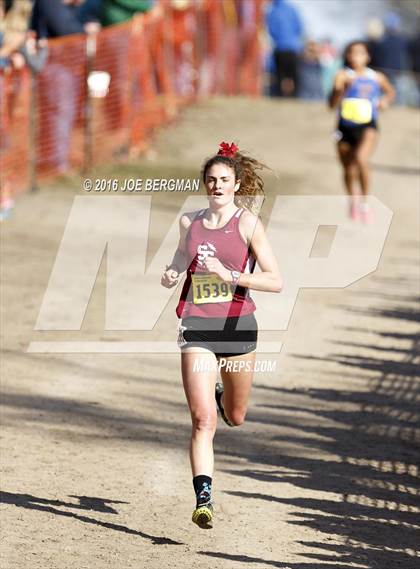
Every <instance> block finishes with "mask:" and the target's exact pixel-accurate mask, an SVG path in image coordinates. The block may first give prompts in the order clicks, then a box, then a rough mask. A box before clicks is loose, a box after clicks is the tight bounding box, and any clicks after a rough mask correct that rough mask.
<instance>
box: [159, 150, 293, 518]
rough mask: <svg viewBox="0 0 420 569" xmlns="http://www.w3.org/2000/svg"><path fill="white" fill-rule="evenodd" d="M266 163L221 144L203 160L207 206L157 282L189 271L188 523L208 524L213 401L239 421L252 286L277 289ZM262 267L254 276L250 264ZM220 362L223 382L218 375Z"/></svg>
mask: <svg viewBox="0 0 420 569" xmlns="http://www.w3.org/2000/svg"><path fill="white" fill-rule="evenodd" d="M261 168H263V165H262V164H261V163H259V162H257V161H256V160H254V159H253V158H251V157H249V156H246V155H244V154H243V153H240V152H239V151H238V148H237V147H236V146H235V145H234V144H233V143H232V144H230V145H229V144H227V143H224V142H223V143H221V145H220V150H219V153H218V154H217V155H216V156H213V157H212V158H210V159H209V160H207V161H206V163H205V164H204V167H203V182H204V185H205V187H206V191H207V196H208V200H209V207H208V208H207V209H204V210H199V211H195V212H190V213H187V214H184V215H183V216H182V217H181V219H180V240H179V244H178V248H177V251H176V253H175V255H174V258H173V261H172V263H171V264H170V265H169V266H168V267H167V268H166V271H165V272H164V274H163V276H162V280H161V284H162V285H163V286H165V287H168V288H171V287H173V286H176V284H177V283H178V279H179V276H180V274H181V273H182V272H184V271H185V270H187V275H186V279H185V283H184V286H183V289H182V293H181V297H180V300H179V303H178V306H177V309H176V312H177V315H178V317H179V318H181V324H180V336H179V340H178V345H179V347H180V348H181V367H182V378H183V384H184V390H185V394H186V398H187V401H188V405H189V408H190V412H191V420H192V436H191V444H190V460H191V468H192V474H193V485H194V490H195V493H196V508H195V510H194V512H193V516H192V519H193V521H194V522H195V523H196V524H197V525H198V526H199V527H202V528H208V527H211V526H212V521H213V507H212V476H213V438H214V434H215V431H216V422H217V412H216V404H215V398H216V402H217V406H218V407H219V410H220V413H221V416H222V418H223V420H224V421H225V422H226V423H227V424H228V425H229V426H232V427H233V426H239V425H241V424H242V423H243V422H244V419H245V414H246V411H247V405H248V399H249V394H250V390H251V384H252V379H253V367H254V362H255V349H256V346H257V329H258V327H257V323H256V320H255V317H254V311H255V309H256V307H255V304H254V301H253V300H252V298H251V296H250V293H249V289H254V290H260V291H267V292H280V291H281V288H282V280H281V277H280V273H279V268H278V265H277V262H276V259H275V256H274V254H273V252H272V249H271V247H270V244H269V242H268V240H267V238H266V235H265V232H264V227H263V225H262V223H261V221H260V219H259V217H258V211H259V205H258V203H261V202H262V199H263V196H264V190H263V181H262V179H261V178H260V176H259V175H258V174H257V172H256V171H257V170H258V169H261ZM256 263H258V266H259V267H260V269H261V272H259V273H257V274H253V270H254V267H255V264H256ZM217 362H219V364H222V365H220V375H221V378H222V381H223V383H216V381H217V367H218V366H217Z"/></svg>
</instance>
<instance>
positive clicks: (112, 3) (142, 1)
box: [101, 0, 155, 26]
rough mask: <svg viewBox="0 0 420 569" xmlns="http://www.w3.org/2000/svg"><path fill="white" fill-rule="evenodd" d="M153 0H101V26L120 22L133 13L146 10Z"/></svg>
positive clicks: (150, 7) (152, 3)
mask: <svg viewBox="0 0 420 569" xmlns="http://www.w3.org/2000/svg"><path fill="white" fill-rule="evenodd" d="M154 3H155V0H102V9H101V23H102V25H103V26H112V25H113V24H121V23H122V22H126V21H127V20H130V19H131V18H132V17H133V16H134V15H135V14H138V13H142V12H148V11H149V10H151V9H152V8H153V5H154Z"/></svg>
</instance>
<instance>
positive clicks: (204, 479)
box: [193, 474, 212, 508]
mask: <svg viewBox="0 0 420 569" xmlns="http://www.w3.org/2000/svg"><path fill="white" fill-rule="evenodd" d="M211 480H212V479H211V477H210V476H206V475H205V474H199V475H198V476H194V478H193V484H194V490H195V496H196V498H197V508H198V506H200V505H202V504H206V503H207V502H210V501H211Z"/></svg>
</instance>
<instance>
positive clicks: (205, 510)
mask: <svg viewBox="0 0 420 569" xmlns="http://www.w3.org/2000/svg"><path fill="white" fill-rule="evenodd" d="M192 521H193V522H194V523H195V524H197V525H198V527H200V528H201V529H211V528H212V527H213V505H212V503H211V502H207V504H200V505H199V506H197V507H196V509H195V510H194V511H193V514H192Z"/></svg>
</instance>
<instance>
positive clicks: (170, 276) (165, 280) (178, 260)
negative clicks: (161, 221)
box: [160, 214, 191, 288]
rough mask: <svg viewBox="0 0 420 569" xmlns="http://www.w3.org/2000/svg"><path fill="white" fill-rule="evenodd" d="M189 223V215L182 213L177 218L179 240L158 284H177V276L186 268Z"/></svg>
mask: <svg viewBox="0 0 420 569" xmlns="http://www.w3.org/2000/svg"><path fill="white" fill-rule="evenodd" d="M190 225H191V217H190V215H189V214H184V215H182V216H181V218H180V220H179V242H178V248H177V250H176V251H175V255H174V257H173V259H172V262H171V263H170V265H167V266H166V270H165V272H164V273H163V275H162V279H161V281H160V284H161V285H162V286H164V287H166V288H172V287H173V286H175V285H176V284H178V278H179V275H180V274H181V273H183V272H184V271H186V270H187V268H188V265H189V263H187V258H186V236H187V233H188V229H189V227H190Z"/></svg>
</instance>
